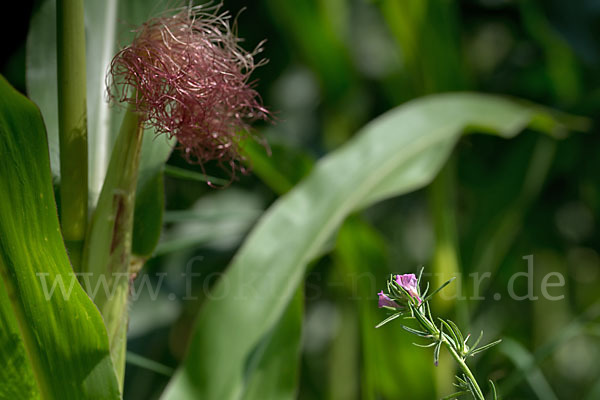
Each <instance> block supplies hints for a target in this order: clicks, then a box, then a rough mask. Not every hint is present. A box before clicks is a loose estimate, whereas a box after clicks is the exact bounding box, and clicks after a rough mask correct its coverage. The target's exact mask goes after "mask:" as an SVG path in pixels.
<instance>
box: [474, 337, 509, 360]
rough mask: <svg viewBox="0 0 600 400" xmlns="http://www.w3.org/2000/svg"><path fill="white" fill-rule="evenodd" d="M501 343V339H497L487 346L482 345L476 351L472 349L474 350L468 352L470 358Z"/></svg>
mask: <svg viewBox="0 0 600 400" xmlns="http://www.w3.org/2000/svg"><path fill="white" fill-rule="evenodd" d="M501 342H502V339H498V340H496V341H495V342H492V343H488V344H486V345H483V346H481V347H479V348H477V349H474V350H472V351H470V356H474V355H475V354H479V353H481V352H482V351H486V350H487V349H489V348H492V347H494V346H495V345H497V344H500V343H501Z"/></svg>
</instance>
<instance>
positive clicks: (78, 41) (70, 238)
mask: <svg viewBox="0 0 600 400" xmlns="http://www.w3.org/2000/svg"><path fill="white" fill-rule="evenodd" d="M56 12H57V38H56V39H57V46H58V54H57V61H58V65H57V67H58V73H57V78H58V122H59V137H60V172H61V182H60V199H61V225H62V233H63V237H64V240H65V244H66V246H67V250H68V251H69V257H70V259H71V264H72V265H73V269H74V270H75V272H79V271H80V270H81V269H80V264H81V252H82V246H83V241H84V238H85V233H86V225H87V218H88V144H87V111H86V73H85V28H84V17H83V0H58V1H57V3H56Z"/></svg>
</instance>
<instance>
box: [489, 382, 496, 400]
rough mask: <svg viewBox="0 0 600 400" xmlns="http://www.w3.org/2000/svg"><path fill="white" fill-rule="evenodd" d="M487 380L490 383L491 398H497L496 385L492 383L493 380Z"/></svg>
mask: <svg viewBox="0 0 600 400" xmlns="http://www.w3.org/2000/svg"><path fill="white" fill-rule="evenodd" d="M488 382H489V383H490V390H491V391H492V400H498V392H497V391H496V385H494V381H492V380H491V379H490V380H489V381H488Z"/></svg>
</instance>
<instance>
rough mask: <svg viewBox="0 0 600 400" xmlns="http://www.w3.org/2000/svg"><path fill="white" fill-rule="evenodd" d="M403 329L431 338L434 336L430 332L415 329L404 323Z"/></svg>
mask: <svg viewBox="0 0 600 400" xmlns="http://www.w3.org/2000/svg"><path fill="white" fill-rule="evenodd" d="M402 329H404V330H405V331H407V332H410V333H412V334H414V335H417V336H420V337H423V338H430V337H432V336H431V334H430V333H427V332H423V331H419V330H416V329H413V328H411V327H410V326H406V325H402Z"/></svg>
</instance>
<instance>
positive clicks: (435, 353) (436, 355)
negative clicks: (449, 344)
mask: <svg viewBox="0 0 600 400" xmlns="http://www.w3.org/2000/svg"><path fill="white" fill-rule="evenodd" d="M442 343H443V342H442V341H441V340H440V341H439V342H437V345H436V346H435V349H433V363H434V364H435V366H436V367H437V366H438V364H439V363H440V349H441V348H442Z"/></svg>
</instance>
